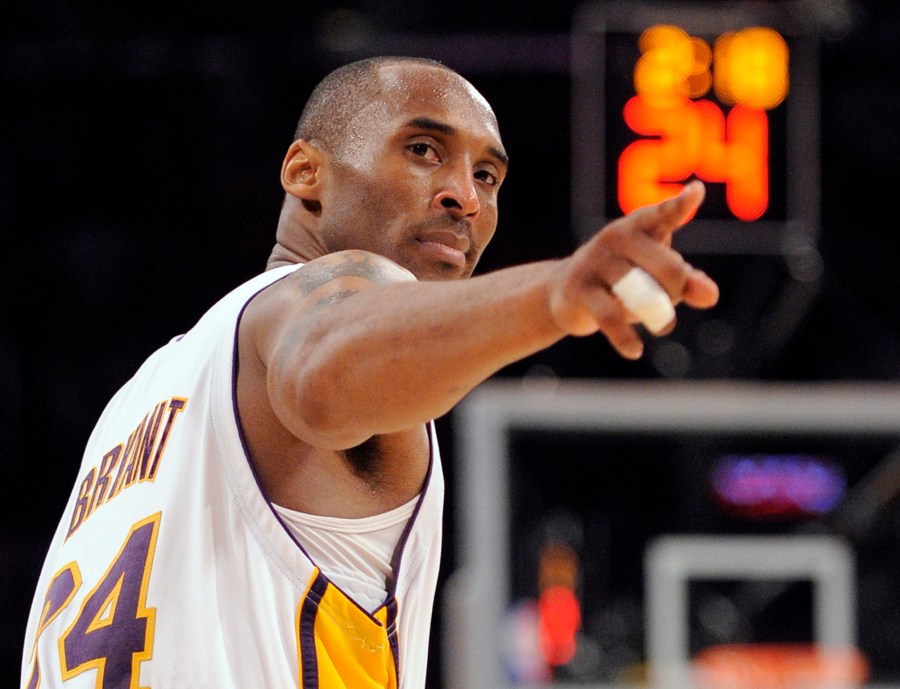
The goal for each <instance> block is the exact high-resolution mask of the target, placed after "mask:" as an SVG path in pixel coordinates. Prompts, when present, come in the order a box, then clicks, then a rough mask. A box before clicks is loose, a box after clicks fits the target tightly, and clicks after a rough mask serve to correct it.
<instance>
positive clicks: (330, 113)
mask: <svg viewBox="0 0 900 689" xmlns="http://www.w3.org/2000/svg"><path fill="white" fill-rule="evenodd" d="M404 65H410V66H416V65H418V66H421V67H430V68H435V69H440V70H444V71H446V72H448V73H450V74H453V75H456V76H459V75H458V74H457V72H455V71H454V70H452V69H450V68H449V67H447V66H446V65H444V64H442V63H440V62H437V61H436V60H431V59H428V58H423V57H404V56H379V57H372V58H367V59H364V60H358V61H356V62H351V63H350V64H347V65H344V66H343V67H339V68H338V69H336V70H334V71H333V72H331V73H330V74H328V75H327V76H326V77H325V78H324V79H323V80H322V81H321V82H319V84H318V85H317V86H316V87H315V89H313V92H312V94H311V95H310V97H309V100H308V101H307V102H306V106H305V107H304V108H303V113H302V114H301V115H300V120H299V122H298V123H297V129H296V131H295V133H294V139H305V140H307V141H313V140H314V141H316V142H317V143H318V144H319V145H321V146H322V147H324V148H325V149H326V150H327V151H329V152H330V153H331V154H332V155H334V156H336V157H338V158H340V157H343V156H344V155H345V154H346V153H348V151H350V150H352V149H353V148H354V147H355V146H356V145H357V144H358V143H359V141H360V139H361V138H363V137H364V136H365V135H366V133H367V132H366V131H365V130H366V127H365V123H366V121H367V120H369V119H371V118H372V117H375V118H377V117H379V116H381V115H382V114H383V112H382V111H383V109H384V108H386V107H388V105H389V102H390V100H391V96H390V93H391V91H392V90H393V89H396V88H399V87H400V85H399V84H397V83H389V82H388V81H386V80H385V79H383V78H382V72H381V70H382V68H384V67H392V66H404ZM459 78H460V80H461V81H465V80H464V79H462V77H459ZM473 92H474V89H473ZM474 93H476V94H477V92H474ZM478 95H479V97H480V94H478ZM485 106H487V103H486V102H485ZM366 114H368V115H369V117H368V118H367V117H365V116H364V115H366Z"/></svg>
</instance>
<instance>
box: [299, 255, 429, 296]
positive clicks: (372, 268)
mask: <svg viewBox="0 0 900 689" xmlns="http://www.w3.org/2000/svg"><path fill="white" fill-rule="evenodd" d="M415 279H416V278H415V276H414V275H413V274H412V273H411V272H410V271H408V270H407V269H406V268H404V267H403V266H401V265H399V264H397V263H395V262H394V261H392V260H390V259H389V258H386V257H384V256H381V255H379V254H374V253H372V252H370V251H362V250H359V249H349V250H346V251H338V252H335V253H332V254H327V255H325V256H321V257H320V258H317V259H315V260H313V261H310V262H309V263H305V264H304V265H303V266H302V267H301V268H300V269H299V270H296V271H295V272H294V273H292V274H291V280H292V281H294V282H295V283H296V284H298V285H301V286H303V287H304V288H305V289H307V290H314V289H317V288H319V287H322V286H326V285H328V284H330V283H333V282H335V281H347V280H352V281H354V282H356V281H362V282H368V283H372V284H387V283H391V282H405V281H410V280H415Z"/></svg>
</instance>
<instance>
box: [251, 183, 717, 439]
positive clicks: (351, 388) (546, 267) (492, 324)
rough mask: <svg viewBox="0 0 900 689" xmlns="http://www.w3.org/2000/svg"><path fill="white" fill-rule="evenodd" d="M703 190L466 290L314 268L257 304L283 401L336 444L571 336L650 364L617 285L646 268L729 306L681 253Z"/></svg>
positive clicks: (255, 316)
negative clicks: (602, 341)
mask: <svg viewBox="0 0 900 689" xmlns="http://www.w3.org/2000/svg"><path fill="white" fill-rule="evenodd" d="M703 193H704V192H703V187H702V185H701V184H699V183H694V184H691V185H688V186H687V187H686V188H685V190H684V191H683V192H682V193H681V194H680V195H679V196H678V197H676V198H674V199H670V200H668V201H665V202H663V203H661V204H659V205H656V206H650V207H647V208H644V209H640V210H638V211H635V212H634V213H632V214H630V215H628V216H625V217H623V218H620V219H618V220H615V221H613V222H612V223H610V224H609V225H607V226H606V227H605V228H604V229H602V230H601V231H600V232H598V234H597V235H595V236H594V237H593V238H592V239H591V240H589V241H588V242H587V243H585V244H584V245H583V246H582V247H580V248H579V249H578V250H577V251H576V252H575V253H574V254H572V255H571V256H569V257H568V258H565V259H561V260H554V261H545V262H539V263H532V264H527V265H522V266H516V267H513V268H508V269H504V270H499V271H496V272H493V273H489V274H487V275H483V276H479V277H475V278H471V279H469V280H461V281H454V282H416V281H415V279H414V278H413V277H412V275H411V274H410V273H408V272H407V271H406V270H405V269H403V268H400V267H399V266H397V265H396V264H394V263H392V262H391V261H389V260H387V259H385V258H383V257H380V256H376V255H373V254H369V253H365V252H360V251H349V252H340V253H337V254H331V255H328V256H324V257H322V258H319V259H316V260H315V261H311V262H310V263H308V264H307V265H305V266H304V267H303V268H302V269H300V270H298V271H296V272H295V273H293V274H292V275H291V276H290V277H288V278H286V279H285V280H282V281H280V282H279V283H276V284H275V285H274V286H273V287H271V288H269V289H268V290H266V291H265V292H263V293H262V294H261V295H260V296H259V297H257V298H256V299H255V300H254V302H253V303H252V304H251V307H250V308H249V309H248V311H247V314H246V315H245V322H244V323H243V324H242V342H244V341H247V342H250V343H252V344H251V346H252V347H253V348H254V349H255V352H256V353H257V354H258V356H259V358H260V360H261V362H262V364H263V366H264V367H265V370H266V372H267V373H266V374H267V389H268V397H269V402H270V404H271V406H272V410H273V411H274V413H275V415H276V416H277V417H278V419H279V420H280V421H281V423H282V424H283V425H284V426H285V427H286V428H287V429H288V430H290V432H291V433H293V434H294V435H295V436H297V437H299V438H300V439H302V440H304V441H305V442H307V443H309V444H311V445H314V446H318V447H322V448H329V449H342V448H347V447H352V446H355V445H358V444H359V443H361V442H363V441H365V440H366V439H368V438H370V437H372V436H373V435H380V434H385V433H391V432H395V431H400V430H404V429H407V428H411V427H413V426H415V425H418V424H421V423H424V422H425V421H428V420H429V419H433V418H437V417H439V416H441V415H443V414H445V413H446V412H448V411H449V410H450V409H451V408H452V407H453V406H454V405H455V404H456V403H457V402H458V401H459V400H460V399H462V398H463V397H464V396H465V395H466V394H467V393H468V392H469V391H471V390H472V389H473V388H474V387H475V386H476V385H478V384H479V383H481V382H482V381H484V380H485V379H486V378H488V377H489V376H490V375H492V374H493V373H495V372H496V371H498V370H500V369H501V368H503V367H504V366H506V365H508V364H510V363H512V362H514V361H517V360H519V359H522V358H524V357H526V356H528V355H530V354H533V353H535V352H537V351H540V350H541V349H544V348H546V347H548V346H550V345H552V344H553V343H555V342H557V341H558V340H560V339H561V338H563V337H565V336H567V335H576V336H582V335H589V334H592V333H596V332H602V333H603V334H604V335H605V336H606V337H607V338H608V339H609V341H610V343H611V344H612V345H613V347H615V348H616V349H617V351H619V352H620V353H621V354H622V355H623V356H626V357H628V358H637V357H639V356H640V355H641V352H642V347H643V345H642V340H641V337H640V335H639V333H638V332H637V331H636V330H635V328H634V324H635V322H636V319H635V317H634V315H633V314H631V313H629V312H628V311H627V310H626V308H625V307H624V305H623V304H622V302H621V301H620V300H619V299H618V298H617V297H616V296H614V295H613V294H612V292H611V291H610V290H611V287H612V285H614V284H615V283H616V281H617V280H618V279H619V278H621V277H622V276H623V275H624V274H625V273H626V272H627V271H628V270H629V269H630V268H631V267H634V266H639V267H641V268H643V269H644V270H645V271H646V272H647V273H649V274H650V275H651V276H653V277H654V278H655V279H656V281H657V282H658V283H659V284H660V285H661V286H662V287H663V288H664V289H665V290H666V292H667V293H668V294H669V296H670V298H671V300H672V302H673V303H674V304H677V303H679V302H682V301H683V302H685V303H686V304H687V305H689V306H692V307H695V308H707V307H710V306H712V305H714V304H715V303H716V300H717V298H718V288H717V286H716V285H715V283H714V282H713V281H712V280H711V279H710V278H709V277H707V276H706V275H705V274H703V273H702V272H700V271H698V270H696V269H694V268H693V267H691V266H690V265H689V264H688V263H687V262H686V261H685V260H684V259H683V258H682V257H681V256H680V255H679V254H678V253H677V252H675V251H674V250H672V249H671V235H672V233H673V232H674V231H675V230H676V229H677V228H678V227H680V226H681V225H682V224H683V223H684V222H685V221H686V220H687V219H689V218H690V217H691V216H692V215H693V213H694V212H695V211H696V210H697V207H698V206H699V204H700V202H701V201H702V198H703Z"/></svg>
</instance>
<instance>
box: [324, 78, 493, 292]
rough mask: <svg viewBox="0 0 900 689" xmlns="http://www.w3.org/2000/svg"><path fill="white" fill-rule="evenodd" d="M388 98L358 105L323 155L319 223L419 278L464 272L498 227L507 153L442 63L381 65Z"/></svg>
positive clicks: (480, 104)
mask: <svg viewBox="0 0 900 689" xmlns="http://www.w3.org/2000/svg"><path fill="white" fill-rule="evenodd" d="M380 75H381V79H382V84H383V85H384V89H383V92H384V93H386V94H387V97H386V98H384V99H383V100H381V101H379V102H376V103H373V104H371V105H370V106H367V107H366V108H364V109H363V110H362V111H361V112H359V113H358V114H357V115H356V116H355V117H354V118H353V121H352V122H351V125H350V127H349V134H348V141H347V145H346V146H345V147H344V148H343V149H342V151H341V152H340V154H339V155H336V156H334V157H333V158H331V159H330V164H329V169H328V171H327V175H328V184H327V185H326V186H325V191H324V193H323V196H322V198H321V201H322V211H321V218H320V230H321V235H322V240H323V241H324V243H325V246H326V247H327V248H328V249H329V250H332V251H337V250H341V249H366V250H369V251H373V252H375V253H379V254H381V255H383V256H386V257H388V258H390V259H393V260H394V261H396V262H397V263H399V264H400V265H402V266H404V267H405V268H407V269H408V270H410V271H411V272H412V273H414V274H415V275H416V277H417V278H419V279H420V280H446V279H458V278H464V277H468V276H469V275H471V274H472V271H473V270H474V269H475V265H476V263H477V262H478V259H479V258H480V257H481V253H482V251H483V250H484V248H485V246H486V245H487V244H488V242H489V241H490V240H491V237H492V236H493V234H494V230H495V229H496V227H497V192H498V191H499V189H500V184H501V182H502V181H503V177H504V175H505V174H506V156H505V154H504V152H503V145H502V143H501V141H500V134H499V131H498V128H497V124H496V120H495V118H494V116H493V113H492V112H491V110H490V107H489V106H488V104H487V102H486V101H484V99H483V98H482V97H481V95H480V94H478V93H477V92H476V91H475V90H474V88H472V86H471V85H470V84H468V82H466V81H465V80H463V79H462V78H461V77H459V76H458V75H455V74H453V73H451V72H447V71H445V70H441V69H437V68H433V67H428V66H422V65H408V64H407V65H395V66H390V67H386V68H382V69H381V71H380Z"/></svg>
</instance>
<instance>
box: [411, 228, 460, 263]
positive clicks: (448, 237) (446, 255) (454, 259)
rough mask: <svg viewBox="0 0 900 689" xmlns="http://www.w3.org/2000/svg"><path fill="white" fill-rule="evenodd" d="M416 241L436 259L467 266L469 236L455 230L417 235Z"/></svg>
mask: <svg viewBox="0 0 900 689" xmlns="http://www.w3.org/2000/svg"><path fill="white" fill-rule="evenodd" d="M416 241H417V242H418V243H419V245H420V246H421V247H422V248H423V249H424V250H425V253H426V254H427V255H428V256H429V257H431V258H433V259H434V260H436V261H439V262H441V263H447V264H450V265H453V266H456V267H458V268H464V267H465V265H466V253H467V252H468V250H469V239H468V237H465V236H460V235H458V234H456V233H454V232H436V233H430V234H428V235H426V236H424V237H417V238H416Z"/></svg>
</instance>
